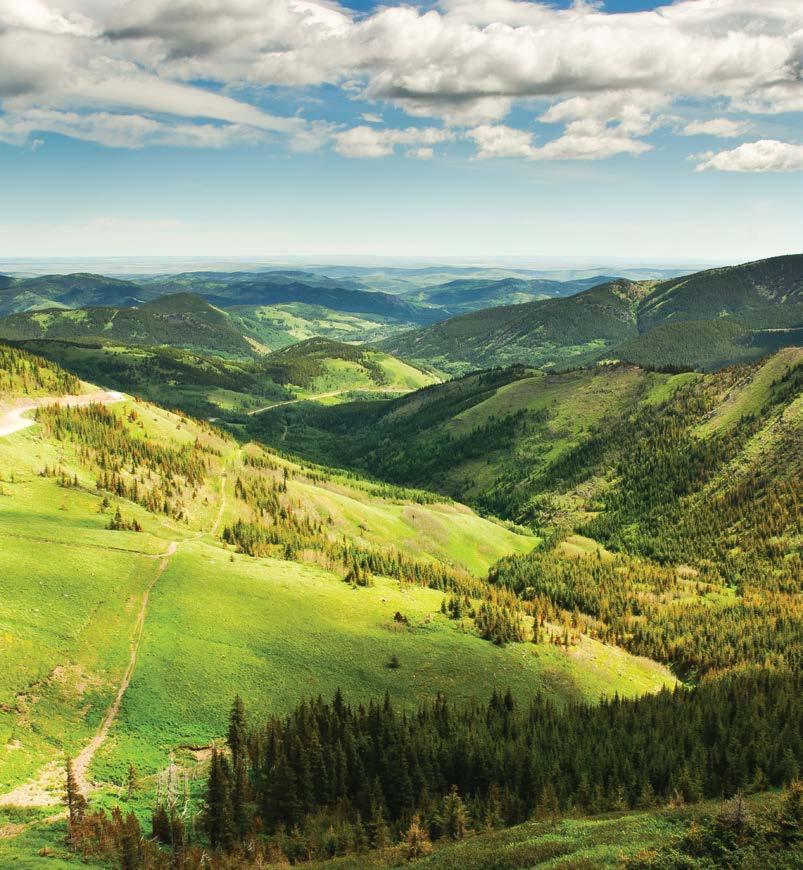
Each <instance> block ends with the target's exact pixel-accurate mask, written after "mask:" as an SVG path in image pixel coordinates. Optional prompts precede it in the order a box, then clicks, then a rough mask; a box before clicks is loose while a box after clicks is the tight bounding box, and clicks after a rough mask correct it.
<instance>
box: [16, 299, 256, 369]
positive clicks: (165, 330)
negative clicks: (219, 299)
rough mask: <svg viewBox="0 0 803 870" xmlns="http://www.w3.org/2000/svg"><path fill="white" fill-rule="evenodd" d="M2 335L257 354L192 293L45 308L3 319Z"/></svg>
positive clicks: (224, 319)
mask: <svg viewBox="0 0 803 870" xmlns="http://www.w3.org/2000/svg"><path fill="white" fill-rule="evenodd" d="M0 338H6V339H11V340H15V341H21V340H29V339H43V338H44V339H62V340H70V341H104V342H115V343H118V344H124V345H134V346H137V345H170V346H172V347H184V348H190V349H197V350H206V351H211V352H216V353H223V354H227V355H231V356H240V357H248V356H253V355H254V347H253V345H252V344H251V343H250V342H249V341H248V340H247V339H246V338H245V337H244V336H243V335H242V334H241V333H240V332H239V330H238V329H237V328H236V326H235V325H234V324H233V323H232V322H231V319H230V318H229V316H228V315H227V314H226V313H225V312H224V311H221V310H220V309H219V308H215V306H213V305H211V304H210V303H209V302H207V301H206V300H205V299H202V298H201V297H200V296H197V295H195V294H193V293H177V294H173V295H170V296H163V297H160V298H157V299H154V300H153V301H151V302H146V303H144V304H142V305H140V306H138V307H136V308H107V307H100V308H79V309H53V308H49V309H45V310H41V311H27V312H23V313H20V314H9V315H7V316H6V317H3V318H0Z"/></svg>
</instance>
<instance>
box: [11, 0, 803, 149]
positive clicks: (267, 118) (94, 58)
mask: <svg viewBox="0 0 803 870" xmlns="http://www.w3.org/2000/svg"><path fill="white" fill-rule="evenodd" d="M396 2H400V0H396ZM0 58H2V62H0V100H2V110H3V112H4V113H5V116H4V117H6V126H8V125H11V126H15V127H16V129H17V130H20V129H22V128H23V127H24V126H25V119H26V117H29V116H27V115H26V113H29V112H32V111H35V110H36V111H40V112H42V113H43V114H41V115H40V121H39V123H40V124H44V123H45V121H46V119H47V117H48V116H47V115H45V114H44V113H45V112H47V111H51V112H55V113H57V114H54V115H52V116H51V117H52V119H53V123H54V125H57V126H58V130H51V131H50V132H63V131H64V130H65V129H67V128H66V127H65V126H64V125H65V119H64V117H63V116H62V115H63V113H74V114H77V115H79V116H82V117H84V116H85V117H92V116H101V115H108V114H115V113H117V114H119V115H120V116H121V119H122V120H120V121H119V122H113V121H112V120H111V119H109V118H104V119H103V120H102V121H100V120H98V118H97V117H96V118H95V123H97V124H99V125H102V126H103V125H105V127H113V126H114V124H115V123H118V124H119V125H120V126H125V125H126V124H129V125H134V126H135V124H134V122H132V121H131V120H130V117H131V116H135V117H142V118H143V119H148V118H149V119H151V120H153V121H155V122H156V123H157V124H160V125H163V126H164V127H167V126H175V127H176V137H175V139H176V142H181V141H182V137H192V135H193V134H191V133H189V132H188V131H186V130H185V129H183V128H186V127H188V126H196V125H197V126H202V127H207V128H211V129H207V130H206V131H201V132H200V133H198V134H197V136H196V137H195V138H196V139H198V140H199V141H200V140H202V139H203V138H204V137H205V136H206V137H208V138H209V141H210V143H211V142H215V141H221V140H222V139H223V138H225V137H227V136H228V137H231V139H232V140H233V139H235V138H236V137H238V136H242V137H244V138H246V139H253V138H254V137H255V135H256V134H255V133H254V132H253V131H261V133H268V134H278V135H280V136H285V137H287V138H288V141H289V142H290V143H291V147H296V148H312V147H320V145H321V144H322V143H324V142H326V141H334V142H335V146H336V147H337V148H338V150H340V151H341V153H345V152H346V151H348V152H350V153H355V154H356V153H357V152H360V151H362V152H364V153H365V154H367V155H373V156H377V155H382V154H387V153H390V152H389V151H388V148H389V147H390V150H391V151H392V150H393V144H410V143H405V142H395V143H392V142H391V140H392V139H393V133H392V132H390V133H389V134H388V137H386V138H385V139H380V140H377V139H371V138H370V137H367V135H366V134H363V133H354V132H351V131H345V133H343V134H342V135H341V134H338V135H337V136H334V138H333V137H332V128H331V125H327V124H325V123H322V122H320V123H317V124H315V123H314V122H313V121H309V120H307V119H305V118H301V117H297V116H293V117H284V116H281V115H275V114H272V113H271V112H269V111H266V110H265V109H264V108H262V105H261V104H262V100H263V99H265V98H269V97H270V94H271V91H270V88H271V86H285V87H291V88H305V89H308V88H311V87H316V86H320V85H324V84H327V85H332V86H335V87H338V88H340V89H341V90H342V91H343V93H344V96H345V97H346V98H348V99H351V98H354V97H361V98H362V99H364V100H369V101H375V102H383V101H387V102H390V103H393V104H395V105H397V106H399V107H401V108H402V109H404V110H405V111H406V112H407V113H408V114H409V115H411V116H414V117H421V118H422V117H430V118H437V119H439V120H440V121H441V122H443V123H444V124H445V125H447V126H449V127H454V128H460V127H464V128H470V129H472V130H476V129H480V128H485V127H495V128H497V133H495V134H494V137H495V138H494V141H495V142H496V143H497V145H498V146H499V148H501V150H502V151H504V150H505V148H506V147H509V148H512V149H513V150H514V151H515V150H519V151H520V152H526V153H522V154H520V156H527V155H528V154H529V155H530V156H531V152H527V148H526V147H524V146H522V145H521V142H522V141H524V142H525V143H526V141H527V136H528V134H527V133H526V132H524V133H523V136H524V139H523V140H522V138H521V137H518V140H519V141H518V144H516V143H514V142H513V141H512V137H511V136H510V134H506V133H505V134H499V133H498V129H500V128H504V129H512V128H511V127H509V126H508V125H506V124H504V123H503V122H504V120H505V119H506V118H507V117H508V116H509V115H510V113H511V110H512V109H513V108H525V109H528V110H530V111H532V112H533V113H534V115H537V114H538V113H539V112H540V121H541V122H542V123H545V124H561V125H563V131H562V133H560V134H559V135H558V136H557V137H556V138H555V139H553V140H552V141H551V142H546V143H545V144H543V145H539V146H537V147H536V146H534V145H533V144H532V142H530V143H529V148H535V149H536V150H535V152H533V153H537V154H538V155H539V156H538V158H534V159H541V158H543V157H545V156H547V155H549V154H552V155H554V156H559V157H565V158H572V159H580V158H583V157H590V158H597V157H600V156H608V155H610V154H615V153H623V152H624V153H640V152H643V151H645V150H649V147H650V146H649V144H648V143H646V142H644V141H643V140H644V137H646V136H648V135H650V134H651V133H652V132H654V131H655V130H656V129H657V128H658V127H660V126H662V125H666V124H667V123H668V121H669V117H668V115H666V114H665V113H666V112H667V111H668V110H669V108H670V107H671V105H672V104H673V103H674V102H675V101H677V100H679V99H686V98H691V99H693V100H694V101H695V102H696V103H697V104H700V105H706V104H708V103H711V102H712V101H714V100H716V101H717V103H718V104H719V105H720V106H725V107H726V108H727V109H728V110H732V109H737V110H739V111H743V112H746V113H755V114H765V113H772V112H782V111H783V112H793V111H800V110H801V109H803V79H802V78H801V73H800V70H801V67H803V3H801V2H800V0H765V2H761V3H757V2H756V0H678V2H674V3H671V4H670V3H667V5H665V6H662V7H659V8H657V9H655V10H650V11H644V12H638V13H628V14H612V13H608V12H606V11H605V8H604V5H601V4H599V3H596V2H587V0H586V2H579V0H578V2H575V3H574V4H573V5H572V6H571V7H570V8H568V9H559V8H556V7H555V6H553V5H552V4H550V3H546V2H543V3H541V2H523V0H441V3H440V5H439V6H437V7H435V8H429V9H426V10H423V9H419V8H416V7H414V6H412V5H396V6H380V7H378V8H377V9H375V10H374V11H372V12H369V13H368V14H363V15H357V14H355V13H354V12H353V11H352V10H350V9H348V8H346V7H344V6H341V5H339V4H338V3H337V2H335V0H127V2H115V3H110V2H108V0H0ZM550 101H551V102H552V103H553V104H552V105H551V106H547V108H544V104H548V103H549V102H550ZM257 104H259V105H257ZM360 108H361V109H362V108H364V106H362V107H360ZM720 111H721V109H720ZM58 113H61V114H58ZM126 118H128V119H129V120H125V119H126ZM198 119H201V122H200V123H199V122H198ZM377 119H379V120H377ZM363 120H364V121H366V122H367V123H368V124H380V123H382V119H381V116H380V115H378V114H375V113H374V112H367V113H365V115H364V117H363ZM726 121H727V119H722V118H712V119H705V118H703V119H701V120H700V121H696V122H692V123H690V124H687V126H686V128H685V129H682V130H681V132H683V133H686V134H688V135H698V134H703V133H706V134H707V135H720V136H725V135H734V136H735V135H741V134H742V133H743V132H744V128H742V129H741V131H740V132H737V128H736V127H733V126H731V127H730V132H722V131H727V130H728V129H729V128H728V127H727V126H725V122H726ZM210 122H211V123H210ZM71 123H72V129H74V130H76V131H77V132H78V133H81V134H82V135H87V133H86V129H87V127H89V126H91V124H90V122H89V121H74V122H71ZM136 123H137V124H141V123H142V122H136ZM730 123H731V124H732V125H734V124H737V123H739V122H730ZM706 125H707V129H706ZM223 127H226V128H230V129H229V130H228V132H227V133H225V134H221V133H214V132H213V131H214V130H215V129H218V128H223ZM354 129H355V130H359V129H360V128H359V127H356V128H354ZM695 129H699V133H697V132H693V131H694V130H695ZM716 130H719V131H720V132H715V131H716ZM40 132H48V128H47V127H43V128H41V130H40ZM519 132H522V131H519ZM261 133H260V134H261ZM7 135H8V134H7ZM66 135H72V133H66ZM99 135H103V136H104V137H106V138H107V139H108V140H109V141H118V139H117V138H116V137H115V135H114V134H113V133H109V134H108V136H107V134H106V133H102V134H99ZM165 137H166V134H165ZM344 137H345V138H344ZM361 137H362V138H363V140H364V141H363V142H362V143H360V141H359V140H360V138H361ZM472 138H474V139H476V136H474V135H473V133H472ZM491 138H493V137H491ZM352 140H353V141H352ZM502 140H507V141H508V146H504V144H503V142H502ZM97 141H101V139H97ZM120 141H122V140H120ZM147 141H149V140H148V139H147V137H146V136H144V134H143V135H142V136H140V137H139V138H137V137H134V139H133V142H134V143H138V142H147ZM426 146H427V143H423V147H426ZM344 149H345V150H344ZM492 150H493V148H490V149H489V148H486V149H484V150H483V149H482V148H480V152H479V153H480V156H489V154H490V151H492Z"/></svg>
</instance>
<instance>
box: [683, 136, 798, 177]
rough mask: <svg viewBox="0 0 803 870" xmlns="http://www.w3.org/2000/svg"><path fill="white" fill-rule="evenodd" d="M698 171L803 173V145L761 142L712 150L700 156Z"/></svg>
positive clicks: (770, 141) (769, 140) (769, 141)
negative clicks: (729, 148)
mask: <svg viewBox="0 0 803 870" xmlns="http://www.w3.org/2000/svg"><path fill="white" fill-rule="evenodd" d="M697 159H699V160H700V163H698V164H697V169H698V171H704V170H706V169H719V170H722V171H724V172H793V171H795V170H797V171H800V170H803V145H795V144H793V143H792V142H778V141H777V140H776V139H761V140H760V141H758V142H745V143H744V144H743V145H739V147H738V148H733V149H732V150H730V151H719V152H718V153H715V152H713V151H709V152H707V153H705V154H700V155H698V157H697Z"/></svg>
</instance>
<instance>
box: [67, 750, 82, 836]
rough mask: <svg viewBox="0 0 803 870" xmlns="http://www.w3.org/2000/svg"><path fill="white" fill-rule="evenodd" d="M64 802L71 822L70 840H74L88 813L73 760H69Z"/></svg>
mask: <svg viewBox="0 0 803 870" xmlns="http://www.w3.org/2000/svg"><path fill="white" fill-rule="evenodd" d="M64 802H65V803H66V804H67V816H68V820H69V829H70V834H69V836H70V839H73V838H74V836H75V834H76V830H77V827H78V825H79V824H80V823H81V820H82V819H83V817H84V812H85V811H86V798H85V797H84V796H83V794H82V793H81V789H80V788H79V786H78V780H77V779H76V777H75V771H74V769H73V763H72V758H70V757H69V756H68V758H67V784H66V791H65V795H64Z"/></svg>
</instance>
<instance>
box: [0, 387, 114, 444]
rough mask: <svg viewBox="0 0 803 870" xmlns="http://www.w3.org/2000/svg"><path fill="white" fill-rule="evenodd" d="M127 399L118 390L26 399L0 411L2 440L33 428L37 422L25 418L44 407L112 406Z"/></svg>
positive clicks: (0, 435)
mask: <svg viewBox="0 0 803 870" xmlns="http://www.w3.org/2000/svg"><path fill="white" fill-rule="evenodd" d="M125 398H126V397H125V396H124V395H123V394H122V393H118V392H117V390H95V391H94V392H92V393H85V394H84V395H81V396H45V397H42V398H37V399H26V400H25V401H23V402H18V403H16V404H15V405H13V406H12V407H10V408H4V409H2V410H0V438H2V437H3V436H4V435H13V434H14V432H19V431H20V430H22V429H27V428H28V427H29V426H33V425H34V424H35V423H36V420H34V419H32V418H31V417H25V416H24V415H25V414H27V413H28V412H29V411H33V410H35V409H36V408H40V407H41V406H42V405H67V406H68V407H70V408H75V407H77V406H80V405H90V404H92V403H95V404H101V405H110V404H112V403H113V402H122V401H123V400H124V399H125Z"/></svg>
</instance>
